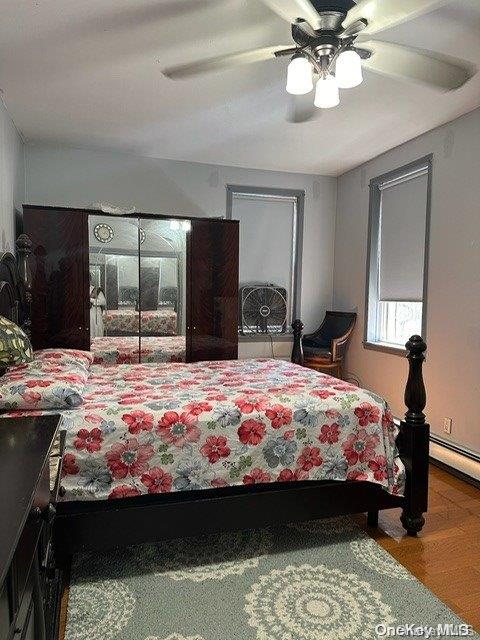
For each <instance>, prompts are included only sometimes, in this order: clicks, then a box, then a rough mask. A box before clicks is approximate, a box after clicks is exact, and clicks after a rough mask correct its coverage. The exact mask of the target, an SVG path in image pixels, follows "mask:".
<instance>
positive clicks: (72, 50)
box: [0, 0, 480, 175]
mask: <svg viewBox="0 0 480 640" xmlns="http://www.w3.org/2000/svg"><path fill="white" fill-rule="evenodd" d="M0 7H1V20H0V87H1V89H2V90H3V92H4V99H5V102H6V105H7V108H8V110H9V111H10V113H11V115H12V116H13V119H14V121H15V123H16V125H17V127H18V128H19V129H20V131H21V132H22V133H23V135H24V136H25V138H26V139H27V140H28V141H30V142H50V143H61V144H65V145H69V146H79V147H90V148H99V149H106V150H107V149H108V150H119V151H127V152H133V153H136V154H139V155H146V156H154V157H160V158H171V159H176V160H189V161H195V162H208V163H213V164H225V165H232V166H242V167H253V168H261V169H275V170H285V171H296V172H306V173H316V174H324V175H338V174H340V173H343V172H344V171H346V170H347V169H350V168H351V167H354V166H356V165H358V164H360V163H362V162H364V161H365V160H367V159H369V158H372V157H374V156H376V155H378V154H379V153H381V152H383V151H385V150H387V149H389V148H391V147H394V146H396V145H398V144H400V143H402V142H404V141H406V140H409V139H411V138H413V137H415V136H417V135H419V134H420V133H422V132H424V131H427V130H429V129H432V128H434V127H435V126H437V125H439V124H442V123H444V122H447V121H449V120H452V119H454V118H455V117H457V116H459V115H461V114H463V113H466V112H467V111H470V110H472V109H473V108H475V107H476V106H478V105H479V104H480V73H479V74H477V76H476V77H475V78H474V79H473V80H471V81H470V82H469V83H468V84H467V85H466V86H465V87H463V88H462V89H460V90H458V91H456V92H452V93H449V94H441V93H437V92H435V91H433V90H431V89H428V88H424V87H421V86H417V85H413V84H409V83H405V82H401V81H397V80H393V79H389V78H386V77H381V76H378V75H375V74H373V73H369V72H365V82H364V83H363V84H362V85H361V86H360V87H357V88H355V89H351V90H349V91H346V92H343V94H342V103H341V105H340V107H338V108H336V109H332V110H329V111H322V112H320V111H318V117H316V119H315V120H313V121H310V122H307V123H303V124H293V123H288V122H287V121H286V120H285V116H286V113H287V110H288V105H289V96H288V94H286V93H285V89H284V85H285V72H286V61H285V60H272V61H267V62H261V63H257V64H254V65H247V66H245V67H242V68H237V69H234V70H232V71H222V72H220V73H215V74H210V75H205V76H202V77H201V78H199V79H194V80H186V81H177V82H173V81H172V80H168V79H166V78H165V77H163V76H162V74H161V73H160V69H162V68H163V67H165V66H169V65H172V64H178V63H183V62H189V61H193V60H195V59H197V58H203V57H209V56H212V55H219V54H220V53H223V52H225V53H231V52H235V51H240V50H244V49H249V48H254V47H259V46H266V45H276V44H287V45H288V44H289V43H290V42H291V40H290V34H289V26H288V24H287V23H285V22H283V21H282V20H281V19H280V18H278V17H277V16H276V15H274V14H273V13H272V12H271V11H270V10H269V9H268V8H267V7H266V6H264V5H263V4H262V3H261V2H260V0H102V1H101V2H99V0H81V1H80V2H79V1H74V0H67V1H66V0H0ZM378 39H384V40H387V39H388V40H391V41H393V42H399V43H402V44H412V45H416V46H417V47H421V48H426V49H432V50H435V51H439V52H442V53H445V54H449V55H456V56H459V57H462V58H464V59H466V60H469V61H471V62H474V63H476V64H477V66H478V67H479V68H480V0H453V1H452V2H451V3H450V4H449V5H448V6H446V7H443V8H442V9H439V10H437V11H435V12H432V13H430V14H429V15H426V16H422V17H421V18H418V19H416V20H413V21H410V22H408V23H404V24H402V25H400V26H399V27H397V28H395V29H391V30H390V31H388V32H387V31H385V32H383V33H382V34H381V38H380V37H379V38H378Z"/></svg>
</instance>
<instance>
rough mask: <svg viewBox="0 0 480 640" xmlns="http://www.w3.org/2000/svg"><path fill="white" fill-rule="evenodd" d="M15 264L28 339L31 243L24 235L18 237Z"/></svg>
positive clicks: (30, 327) (30, 315) (24, 326)
mask: <svg viewBox="0 0 480 640" xmlns="http://www.w3.org/2000/svg"><path fill="white" fill-rule="evenodd" d="M15 244H16V246H17V264H18V271H19V273H20V277H21V279H22V282H23V285H24V287H25V302H26V308H25V309H24V310H23V311H24V313H23V328H24V330H25V333H26V334H27V335H28V337H29V338H31V337H32V272H31V271H30V264H29V256H30V254H31V253H32V246H33V245H32V241H31V240H30V238H29V237H28V236H27V234H26V233H22V234H21V235H20V236H18V238H17V241H16V243H15Z"/></svg>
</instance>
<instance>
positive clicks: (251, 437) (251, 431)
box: [238, 418, 266, 446]
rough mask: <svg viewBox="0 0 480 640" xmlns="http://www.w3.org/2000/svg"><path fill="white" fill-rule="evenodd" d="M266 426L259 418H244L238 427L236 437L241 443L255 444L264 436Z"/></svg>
mask: <svg viewBox="0 0 480 640" xmlns="http://www.w3.org/2000/svg"><path fill="white" fill-rule="evenodd" d="M265 431H266V427H265V424H264V423H263V422H261V421H260V420H253V418H250V420H245V422H242V424H241V425H240V427H239V428H238V437H239V438H240V442H241V443H242V444H251V445H254V446H255V445H257V444H260V442H261V441H262V440H263V438H264V436H265Z"/></svg>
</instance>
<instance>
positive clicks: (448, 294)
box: [334, 109, 480, 452]
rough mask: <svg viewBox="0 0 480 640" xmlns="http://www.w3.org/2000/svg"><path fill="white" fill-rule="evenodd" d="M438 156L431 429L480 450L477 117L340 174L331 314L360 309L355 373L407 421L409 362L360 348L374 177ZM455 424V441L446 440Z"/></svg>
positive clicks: (352, 353) (352, 362)
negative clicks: (446, 427)
mask: <svg viewBox="0 0 480 640" xmlns="http://www.w3.org/2000/svg"><path fill="white" fill-rule="evenodd" d="M429 153H433V155H434V158H433V184H432V210H431V224H430V256H429V273H428V311H427V335H426V341H427V344H428V359H427V363H426V365H425V368H424V371H425V381H426V386H427V394H428V404H427V416H428V419H429V421H430V423H431V426H432V430H433V431H434V432H435V433H437V434H439V435H441V436H442V437H445V439H449V438H450V440H451V441H453V442H456V443H458V444H460V445H462V446H464V447H467V448H469V449H472V450H474V451H477V452H480V109H477V110H476V111H473V112H471V113H469V114H467V115H465V116H462V117H461V118H458V119H457V120H454V121H453V122H451V123H448V124H446V125H444V126H442V127H439V128H438V129H434V130H432V131H430V132H428V133H425V134H423V135H422V136H420V137H418V138H416V139H414V140H411V141H409V142H407V143H406V144H404V145H402V146H400V147H397V148H396V149H392V150H391V151H389V152H387V153H385V154H383V155H382V156H379V157H378V158H374V159H373V160H371V161H369V162H367V163H366V164H364V165H362V166H361V167H358V168H356V169H354V170H352V171H349V172H348V173H346V174H344V175H343V176H341V177H340V178H339V180H338V205H337V220H336V233H335V266H334V307H335V308H337V309H345V310H356V311H357V313H358V323H357V327H356V329H355V334H354V338H353V341H352V344H351V345H350V348H349V352H348V360H347V369H348V371H350V372H352V373H354V374H355V375H356V376H358V377H359V379H360V381H361V384H362V386H364V387H367V388H369V389H372V390H373V391H375V392H377V393H379V394H380V395H382V396H384V397H385V398H388V399H389V401H390V402H391V405H392V408H393V410H394V412H395V413H396V415H402V414H403V411H404V406H403V390H404V384H405V379H406V371H407V363H406V361H405V359H403V358H401V357H399V356H397V355H391V354H386V353H379V352H375V351H370V350H366V349H364V348H363V346H362V339H363V328H364V313H365V270H366V248H367V225H368V201H369V187H368V183H369V181H370V179H371V178H373V177H376V176H378V175H381V174H383V173H385V172H387V171H390V170H392V169H395V168H397V167H400V166H402V165H404V164H406V163H408V162H411V161H413V160H416V159H418V158H421V157H422V156H425V155H427V154H429ZM445 416H448V417H451V418H453V430H452V434H451V436H448V435H446V434H444V433H443V430H442V425H443V418H444V417H445Z"/></svg>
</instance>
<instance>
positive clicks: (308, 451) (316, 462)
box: [297, 447, 323, 471]
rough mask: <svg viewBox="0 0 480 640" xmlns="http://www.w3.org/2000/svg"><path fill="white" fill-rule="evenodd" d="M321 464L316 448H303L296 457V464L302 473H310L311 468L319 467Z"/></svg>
mask: <svg viewBox="0 0 480 640" xmlns="http://www.w3.org/2000/svg"><path fill="white" fill-rule="evenodd" d="M322 462H323V458H322V456H321V455H320V449H318V447H305V448H304V450H303V451H302V453H301V454H300V455H299V456H298V459H297V464H298V466H299V467H300V468H301V469H302V470H303V471H310V470H311V469H313V467H319V466H320V465H321V464H322Z"/></svg>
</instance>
